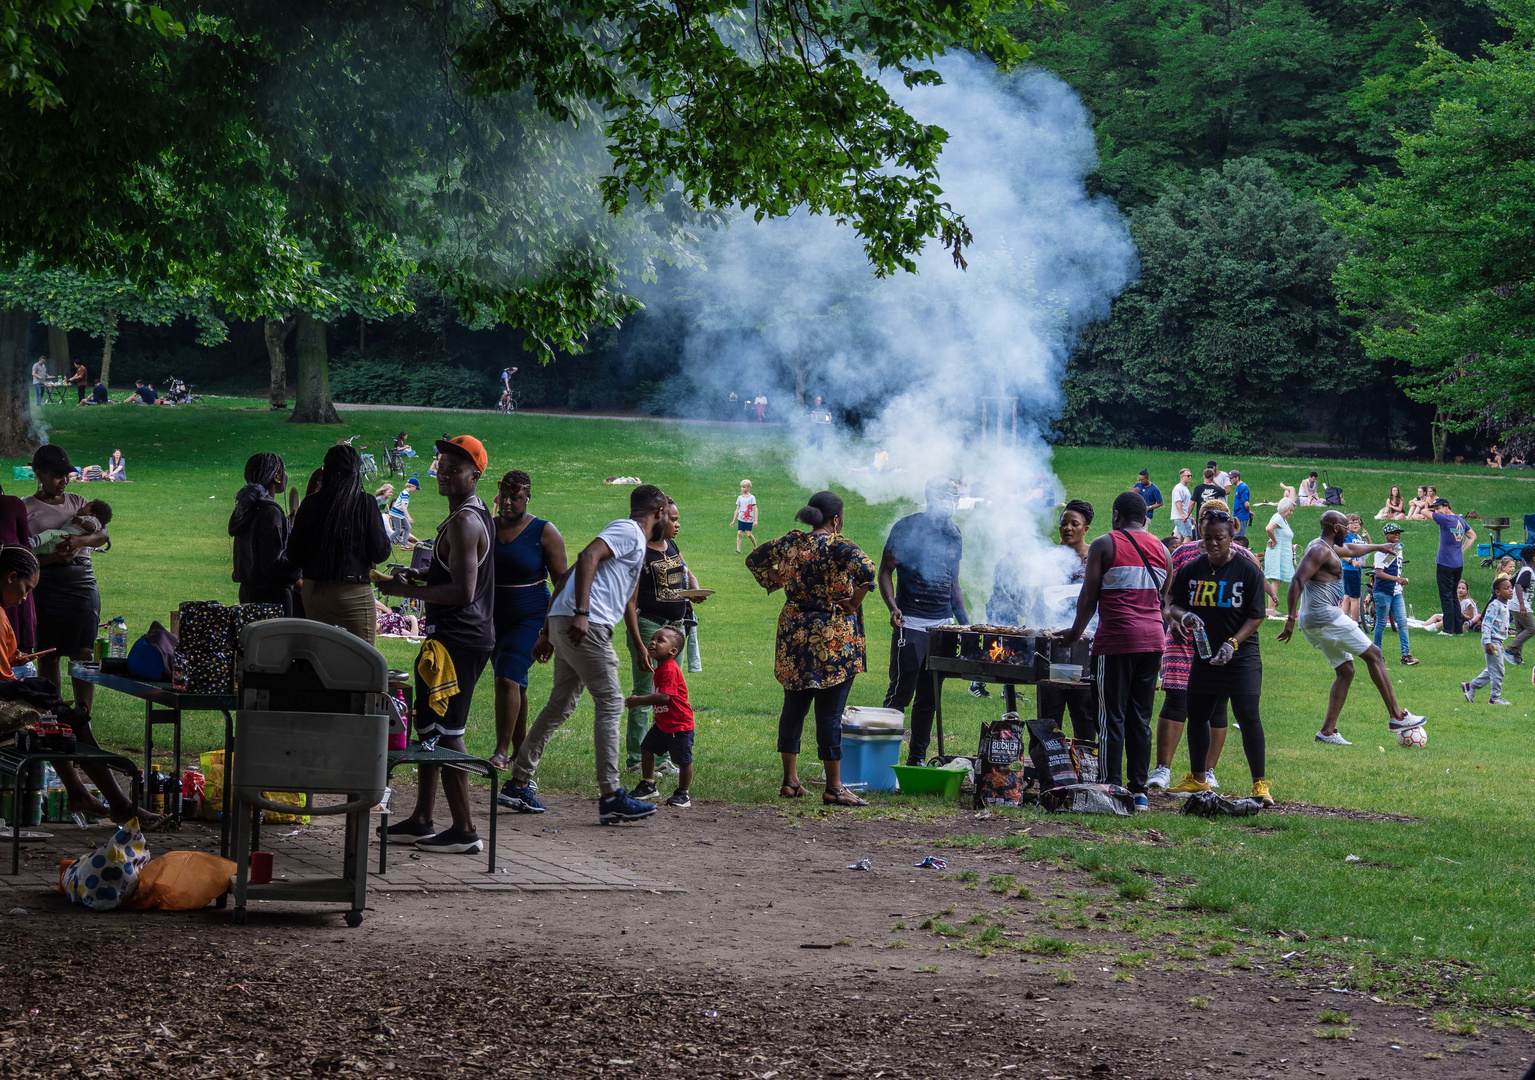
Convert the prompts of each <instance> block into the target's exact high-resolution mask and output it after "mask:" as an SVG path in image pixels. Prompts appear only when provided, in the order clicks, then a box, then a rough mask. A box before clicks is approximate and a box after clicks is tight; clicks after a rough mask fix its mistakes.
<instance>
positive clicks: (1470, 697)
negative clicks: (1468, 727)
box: [1460, 682, 1476, 703]
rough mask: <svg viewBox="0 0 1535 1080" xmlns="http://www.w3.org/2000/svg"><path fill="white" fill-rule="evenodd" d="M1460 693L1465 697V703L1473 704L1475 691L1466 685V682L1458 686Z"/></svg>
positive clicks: (1469, 685) (1468, 684)
mask: <svg viewBox="0 0 1535 1080" xmlns="http://www.w3.org/2000/svg"><path fill="white" fill-rule="evenodd" d="M1460 692H1461V693H1462V694H1464V695H1465V697H1466V700H1467V701H1470V702H1473V703H1474V702H1475V701H1476V690H1475V689H1473V688H1472V686H1471V684H1470V683H1468V682H1463V683H1461V684H1460Z"/></svg>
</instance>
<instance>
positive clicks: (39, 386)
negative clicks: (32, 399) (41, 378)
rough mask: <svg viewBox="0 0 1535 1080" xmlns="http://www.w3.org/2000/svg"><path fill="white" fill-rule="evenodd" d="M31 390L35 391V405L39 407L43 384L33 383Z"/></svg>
mask: <svg viewBox="0 0 1535 1080" xmlns="http://www.w3.org/2000/svg"><path fill="white" fill-rule="evenodd" d="M32 389H34V390H36V391H37V403H38V404H39V405H41V404H42V403H43V384H42V383H33V384H32Z"/></svg>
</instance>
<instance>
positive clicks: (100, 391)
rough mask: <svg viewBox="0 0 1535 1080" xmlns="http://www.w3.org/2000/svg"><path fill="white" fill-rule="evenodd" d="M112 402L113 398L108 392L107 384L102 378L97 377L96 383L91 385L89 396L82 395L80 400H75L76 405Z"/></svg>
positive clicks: (108, 403) (107, 403)
mask: <svg viewBox="0 0 1535 1080" xmlns="http://www.w3.org/2000/svg"><path fill="white" fill-rule="evenodd" d="M111 403H112V398H111V396H110V395H108V394H107V384H106V383H104V382H102V381H101V380H100V379H97V380H96V385H95V386H93V387H91V392H90V394H89V395H88V396H86V397H82V398H81V399H80V400H79V401H76V402H75V404H76V405H110V404H111Z"/></svg>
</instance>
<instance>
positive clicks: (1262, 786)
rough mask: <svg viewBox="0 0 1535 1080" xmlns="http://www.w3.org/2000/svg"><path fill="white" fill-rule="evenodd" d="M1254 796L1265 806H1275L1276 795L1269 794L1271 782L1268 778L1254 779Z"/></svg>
mask: <svg viewBox="0 0 1535 1080" xmlns="http://www.w3.org/2000/svg"><path fill="white" fill-rule="evenodd" d="M1252 797H1253V798H1255V799H1257V800H1258V801H1259V802H1261V803H1262V804H1263V805H1264V806H1273V805H1274V796H1272V795H1270V794H1269V782H1268V781H1267V780H1254V781H1253V795H1252Z"/></svg>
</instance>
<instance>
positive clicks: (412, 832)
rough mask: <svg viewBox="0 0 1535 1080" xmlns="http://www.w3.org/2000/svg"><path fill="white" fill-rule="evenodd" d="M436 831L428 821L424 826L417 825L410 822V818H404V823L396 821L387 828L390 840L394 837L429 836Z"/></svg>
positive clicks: (435, 827)
mask: <svg viewBox="0 0 1535 1080" xmlns="http://www.w3.org/2000/svg"><path fill="white" fill-rule="evenodd" d="M436 831H437V826H435V825H433V824H432V823H431V822H430V821H428V822H427V823H426V824H425V825H418V824H416V823H415V822H414V821H412V820H410V818H406V819H405V820H404V821H396V822H395V823H394V824H393V825H391V826H389V835H390V837H391V838H393V837H396V836H413V837H422V836H431V835H432V834H433V833H435V832H436Z"/></svg>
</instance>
